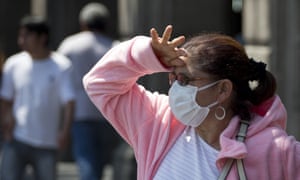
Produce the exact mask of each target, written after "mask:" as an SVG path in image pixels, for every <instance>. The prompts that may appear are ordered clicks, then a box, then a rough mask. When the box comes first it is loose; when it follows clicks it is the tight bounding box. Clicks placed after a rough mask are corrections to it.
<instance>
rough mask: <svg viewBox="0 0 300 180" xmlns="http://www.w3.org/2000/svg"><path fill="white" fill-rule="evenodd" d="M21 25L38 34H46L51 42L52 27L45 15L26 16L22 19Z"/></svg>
mask: <svg viewBox="0 0 300 180" xmlns="http://www.w3.org/2000/svg"><path fill="white" fill-rule="evenodd" d="M20 27H21V28H22V27H23V28H26V29H27V30H28V31H30V32H34V33H36V34H38V35H46V37H47V42H46V44H48V43H49V36H50V28H49V25H48V23H47V21H46V19H44V18H43V17H40V16H25V17H24V18H22V19H21V22H20Z"/></svg>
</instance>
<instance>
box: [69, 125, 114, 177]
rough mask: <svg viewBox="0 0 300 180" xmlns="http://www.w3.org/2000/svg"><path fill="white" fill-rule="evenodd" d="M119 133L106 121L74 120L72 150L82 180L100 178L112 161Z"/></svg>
mask: <svg viewBox="0 0 300 180" xmlns="http://www.w3.org/2000/svg"><path fill="white" fill-rule="evenodd" d="M119 139H120V138H119V135H117V133H116V132H115V130H114V129H113V128H112V127H111V126H110V124H109V123H108V122H106V121H101V122H100V121H87V120H86V121H74V122H73V127H72V151H73V156H74V159H75V161H76V163H77V165H78V168H79V174H80V179H81V180H99V179H100V178H101V177H102V171H103V168H104V166H105V165H106V164H107V163H109V162H110V160H111V156H112V153H113V151H114V148H115V147H116V145H117V143H118V142H119Z"/></svg>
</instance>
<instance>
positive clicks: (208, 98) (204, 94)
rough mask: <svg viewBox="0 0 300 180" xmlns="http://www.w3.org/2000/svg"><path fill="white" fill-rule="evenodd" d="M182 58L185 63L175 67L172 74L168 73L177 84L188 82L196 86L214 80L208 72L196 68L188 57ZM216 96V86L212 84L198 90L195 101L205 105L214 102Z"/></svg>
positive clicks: (201, 85)
mask: <svg viewBox="0 0 300 180" xmlns="http://www.w3.org/2000/svg"><path fill="white" fill-rule="evenodd" d="M182 59H183V61H184V62H185V64H186V65H185V66H182V67H176V68H175V69H174V72H173V74H171V75H170V76H173V77H171V79H172V78H173V79H176V80H177V81H178V82H179V84H182V85H187V84H188V85H191V86H196V87H198V88H200V87H203V86H205V85H207V84H210V83H212V82H214V80H213V79H212V78H211V77H210V75H209V74H207V73H204V72H203V71H199V70H197V69H196V68H195V65H193V64H192V62H191V61H190V59H189V58H188V57H183V58H182ZM171 81H172V80H171ZM181 81H182V82H181ZM217 98H218V97H217V86H212V87H210V88H208V89H205V90H202V91H198V93H197V96H196V101H197V103H198V104H199V105H201V106H207V105H209V104H211V103H213V102H215V101H216V100H217Z"/></svg>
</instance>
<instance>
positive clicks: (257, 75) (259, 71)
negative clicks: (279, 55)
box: [249, 58, 267, 81]
mask: <svg viewBox="0 0 300 180" xmlns="http://www.w3.org/2000/svg"><path fill="white" fill-rule="evenodd" d="M249 65H250V73H251V76H250V79H249V80H250V81H252V80H260V79H262V78H264V77H265V75H266V66H267V65H266V64H265V63H263V62H257V61H255V60H254V59H253V58H250V59H249Z"/></svg>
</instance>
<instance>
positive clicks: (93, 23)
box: [79, 2, 110, 31]
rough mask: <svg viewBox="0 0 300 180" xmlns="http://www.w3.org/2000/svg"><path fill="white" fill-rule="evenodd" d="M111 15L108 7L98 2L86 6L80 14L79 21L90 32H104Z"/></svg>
mask: <svg viewBox="0 0 300 180" xmlns="http://www.w3.org/2000/svg"><path fill="white" fill-rule="evenodd" d="M109 16H110V14H109V11H108V9H107V8H106V6H104V5H103V4H101V3H98V2H91V3H88V4H87V5H85V6H84V7H83V8H82V9H81V11H80V14H79V21H80V22H81V23H83V24H85V25H86V26H87V27H88V28H89V29H90V30H97V31H104V30H105V28H106V26H107V23H108V18H109Z"/></svg>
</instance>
